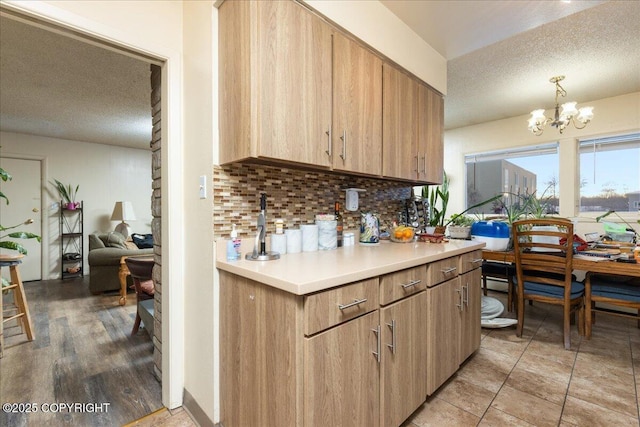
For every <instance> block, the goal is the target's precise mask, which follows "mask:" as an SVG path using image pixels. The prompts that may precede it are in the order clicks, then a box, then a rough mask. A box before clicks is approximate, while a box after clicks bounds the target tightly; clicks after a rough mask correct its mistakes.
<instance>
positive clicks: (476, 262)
mask: <svg viewBox="0 0 640 427" xmlns="http://www.w3.org/2000/svg"><path fill="white" fill-rule="evenodd" d="M479 262H482V258H476V259H472V260H471V264H478V263H479Z"/></svg>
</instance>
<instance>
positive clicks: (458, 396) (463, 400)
mask: <svg viewBox="0 0 640 427" xmlns="http://www.w3.org/2000/svg"><path fill="white" fill-rule="evenodd" d="M494 396H495V392H492V391H490V390H487V389H486V388H484V387H480V386H478V385H476V384H473V383H471V382H469V381H467V380H465V379H464V378H460V377H459V376H456V377H455V378H453V379H452V380H451V381H449V382H448V383H447V384H445V385H444V386H443V387H442V389H440V390H439V391H438V393H437V394H436V396H435V397H436V398H438V399H441V400H444V401H445V402H448V403H450V404H452V405H454V406H456V407H458V408H460V409H463V410H465V411H467V412H470V413H472V414H474V415H477V416H478V417H482V415H483V414H484V413H485V411H486V410H487V408H488V407H489V405H490V404H491V401H492V400H493V397H494Z"/></svg>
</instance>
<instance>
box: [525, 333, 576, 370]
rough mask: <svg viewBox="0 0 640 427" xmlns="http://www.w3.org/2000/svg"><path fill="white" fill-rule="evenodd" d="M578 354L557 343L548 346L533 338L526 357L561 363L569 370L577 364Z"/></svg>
mask: <svg viewBox="0 0 640 427" xmlns="http://www.w3.org/2000/svg"><path fill="white" fill-rule="evenodd" d="M576 354H577V353H576V352H574V351H567V350H565V349H564V347H563V346H558V345H556V344H555V343H553V344H551V345H550V344H548V343H545V342H541V341H539V340H537V339H536V337H533V339H532V340H531V343H530V344H529V345H528V346H527V350H526V353H525V355H528V356H532V357H539V358H544V359H546V360H550V361H552V362H555V363H560V364H562V365H565V366H567V367H568V368H571V367H573V365H574V363H575V362H576Z"/></svg>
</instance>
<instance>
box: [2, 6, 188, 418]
mask: <svg viewBox="0 0 640 427" xmlns="http://www.w3.org/2000/svg"><path fill="white" fill-rule="evenodd" d="M33 7H35V8H37V7H39V6H38V5H33ZM3 12H4V9H3ZM45 12H49V10H46V11H45ZM12 15H13V16H15V14H14V12H12ZM46 15H47V13H44V16H46ZM20 19H21V20H23V21H27V25H28V24H29V23H34V25H37V26H39V27H40V28H42V27H45V28H49V27H56V28H55V30H53V31H54V32H57V33H66V32H69V34H70V37H73V38H75V39H82V38H83V34H84V31H85V30H86V31H87V32H91V33H92V34H97V33H99V31H96V30H95V29H94V30H93V31H89V30H90V29H89V28H84V27H83V25H85V24H86V23H84V22H83V23H81V24H82V25H79V26H77V27H76V26H73V25H70V28H72V29H71V30H69V28H61V27H57V26H56V25H52V24H50V23H48V22H40V21H38V19H36V18H33V17H31V16H29V17H21V18H20ZM89 27H91V25H89ZM87 42H88V43H90V44H92V45H93V46H101V42H100V41H98V40H97V39H96V37H94V36H87ZM128 45H132V44H128ZM103 47H104V48H105V49H106V50H108V51H111V52H113V51H114V50H117V49H116V48H114V45H113V43H110V42H108V41H104V46H103ZM144 50H145V52H150V51H151V50H149V49H148V48H147V49H144ZM123 53H124V54H125V55H127V56H131V55H135V52H134V51H132V50H124V51H123ZM170 56H171V55H168V57H170ZM140 58H143V60H147V61H148V64H157V65H158V68H159V69H160V70H161V74H162V76H161V78H160V77H158V80H159V81H162V82H164V81H165V80H166V79H167V76H166V75H164V73H165V66H166V64H167V63H166V62H165V61H167V60H165V59H158V58H152V57H150V56H147V55H145V54H140ZM173 81H174V82H175V81H176V79H175V77H174V78H173ZM163 84H164V83H163ZM147 85H149V82H147ZM174 85H175V83H174ZM148 87H150V86H148ZM161 103H162V104H163V106H165V105H166V104H167V99H165V98H164V97H163V98H162V100H161ZM162 110H163V111H167V110H168V109H167V108H162ZM149 114H150V115H151V105H150V106H149ZM175 121H176V122H178V126H177V127H179V119H175ZM163 133H164V132H163V130H162V129H160V128H159V127H158V128H157V129H154V141H153V143H154V144H155V145H156V147H158V159H159V158H160V153H159V152H160V147H162V145H161V141H162V139H164V140H165V141H167V139H166V138H161V135H163ZM162 149H163V150H164V149H166V144H165V147H164V148H162ZM163 157H164V156H163ZM165 158H169V156H166V157H165ZM173 161H175V162H178V163H179V162H180V156H175V157H172V160H171V161H169V162H168V163H169V164H171V162H173ZM161 165H162V163H161V162H160V161H159V160H157V161H154V164H153V166H152V169H153V170H154V171H155V173H156V174H157V175H158V176H161V175H160V173H159V169H160V167H161ZM169 172H170V171H169ZM169 175H170V173H168V171H165V175H164V176H165V177H168V176H169ZM166 179H168V178H166ZM159 182H160V180H159V179H158V183H159ZM39 188H42V185H41V184H40V185H39ZM150 191H151V189H150ZM153 192H154V194H158V197H159V195H160V194H162V193H163V192H164V191H163V189H162V187H160V186H159V185H155V184H154V186H153ZM174 194H177V196H178V197H179V196H180V193H174ZM156 206H157V210H158V212H159V211H160V210H161V203H160V202H159V201H158V202H157V204H156ZM160 218H161V215H157V219H154V220H153V231H154V234H155V232H156V231H157V232H158V233H160V232H161V230H162V228H163V226H162V224H161V223H160ZM156 241H161V240H160V239H159V238H158V239H156ZM168 241H169V237H168V236H167V237H165V243H167V244H168ZM158 251H159V252H160V253H162V252H163V250H162V248H161V247H160V249H158ZM167 252H168V250H167ZM165 260H166V261H167V262H166V263H164V264H165V266H163V267H162V268H160V269H158V270H159V271H160V272H161V273H159V274H160V275H164V273H165V272H166V271H169V267H168V265H169V262H168V261H169V256H168V255H167V257H166V258H165ZM176 270H177V269H176ZM178 274H179V272H178ZM159 277H160V276H159ZM164 282H165V283H166V284H168V283H169V280H168V278H165V280H164ZM170 290H171V289H170ZM172 291H173V292H179V291H180V285H178V287H177V288H174V289H173V290H172ZM166 294H167V295H169V292H166ZM170 311H171V310H165V312H166V313H169V312H170ZM180 315H181V312H180V311H179V310H178V311H176V312H175V314H173V316H180ZM163 317H165V315H164V314H163ZM168 318H169V315H168V314H167V315H166V320H168ZM166 320H165V324H168V321H166ZM170 332H171V331H169V333H167V332H165V334H164V338H165V342H169V341H170V340H169V338H170ZM172 344H173V345H172V346H173V348H179V347H181V345H180V340H179V339H178V340H175V341H174V342H173V343H172ZM160 345H161V344H160ZM160 364H161V365H162V364H163V362H160ZM161 376H162V380H163V398H162V402H163V404H164V405H165V406H168V407H170V408H173V407H176V406H179V405H176V403H179V404H181V399H180V400H176V398H175V397H172V396H176V395H178V393H180V395H181V391H182V384H181V377H180V376H178V379H177V381H173V382H172V381H170V380H171V376H170V371H169V369H166V368H165V369H163V370H162V373H161ZM178 387H179V388H178ZM176 390H177V391H178V392H176Z"/></svg>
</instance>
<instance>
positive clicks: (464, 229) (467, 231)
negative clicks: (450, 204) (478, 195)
mask: <svg viewBox="0 0 640 427" xmlns="http://www.w3.org/2000/svg"><path fill="white" fill-rule="evenodd" d="M501 197H502V194H496V195H495V196H493V197H491V198H489V199H487V200H485V201H482V202H479V203H476V204H475V205H473V206H469V207H468V208H467V209H465V210H463V211H462V212H460V213H458V214H453V215H451V218H450V219H449V221H447V222H446V223H445V224H444V225H445V226H449V236H450V237H451V238H454V239H468V238H469V237H470V236H471V225H472V224H473V223H474V222H475V220H474V219H473V218H472V217H470V216H467V215H465V214H466V213H467V212H469V211H470V210H472V209H476V208H479V207H481V206H484V205H486V204H488V203H492V202H495V201H496V200H499V199H500V198H501Z"/></svg>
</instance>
